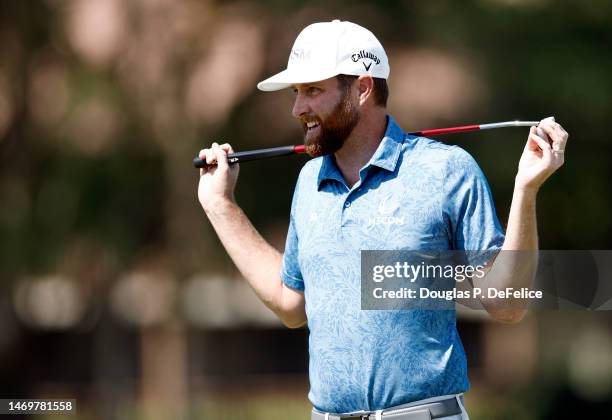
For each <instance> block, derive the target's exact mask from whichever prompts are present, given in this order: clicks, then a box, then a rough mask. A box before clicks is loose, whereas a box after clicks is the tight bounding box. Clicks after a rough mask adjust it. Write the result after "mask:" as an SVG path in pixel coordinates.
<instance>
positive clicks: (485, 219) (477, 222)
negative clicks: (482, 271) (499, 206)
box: [443, 147, 504, 251]
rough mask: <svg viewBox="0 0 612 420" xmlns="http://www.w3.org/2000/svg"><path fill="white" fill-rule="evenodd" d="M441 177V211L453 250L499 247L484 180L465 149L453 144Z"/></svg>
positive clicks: (499, 237)
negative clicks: (445, 220)
mask: <svg viewBox="0 0 612 420" xmlns="http://www.w3.org/2000/svg"><path fill="white" fill-rule="evenodd" d="M453 149H454V153H452V155H451V157H450V159H449V160H448V162H447V165H446V167H447V170H446V176H445V178H444V187H443V192H444V198H443V200H444V201H443V206H444V213H445V216H446V218H447V221H448V224H449V227H450V229H449V230H450V234H451V238H450V240H451V245H452V248H453V249H456V250H467V251H493V250H498V249H501V247H502V245H503V243H504V232H503V230H502V228H501V225H500V223H499V220H498V218H497V214H496V213H495V206H494V204H493V197H492V194H491V190H490V188H489V184H488V183H487V180H486V178H485V176H484V174H483V173H482V171H481V170H480V168H479V167H478V164H477V163H476V161H475V160H474V159H473V158H472V156H470V155H469V154H468V153H467V152H466V151H464V150H463V149H460V148H458V147H457V148H453Z"/></svg>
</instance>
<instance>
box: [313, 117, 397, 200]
mask: <svg viewBox="0 0 612 420" xmlns="http://www.w3.org/2000/svg"><path fill="white" fill-rule="evenodd" d="M403 142H404V131H403V130H402V129H401V127H400V126H399V125H398V124H397V123H396V122H395V120H394V119H393V117H392V116H391V115H387V130H386V131H385V135H384V136H383V138H382V140H381V141H380V144H379V145H378V148H377V149H376V151H375V152H374V154H373V155H372V158H371V159H370V161H369V162H368V163H367V164H366V166H365V167H368V166H370V165H373V166H378V167H379V168H382V169H386V170H387V171H390V172H393V171H394V170H395V167H396V166H397V161H398V159H399V155H400V152H401V149H402V143H403ZM332 179H333V180H336V181H339V182H344V178H343V177H342V174H341V173H340V170H339V169H338V166H337V165H336V160H335V159H334V157H333V155H332V154H329V155H325V156H323V162H322V164H321V169H320V170H319V176H318V179H317V184H318V187H319V189H321V184H322V183H323V182H324V181H327V180H332Z"/></svg>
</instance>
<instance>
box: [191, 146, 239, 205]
mask: <svg viewBox="0 0 612 420" xmlns="http://www.w3.org/2000/svg"><path fill="white" fill-rule="evenodd" d="M233 152H234V150H233V149H232V146H230V145H229V144H227V143H225V144H222V145H218V144H217V143H213V144H212V146H211V148H210V149H202V150H200V154H199V156H200V158H201V159H203V160H205V161H206V163H208V164H210V163H215V162H216V163H217V164H216V165H215V166H209V167H207V168H201V169H200V184H199V186H198V199H199V200H200V204H201V205H202V208H203V209H204V211H205V212H209V211H212V210H214V209H215V208H216V207H218V206H219V205H221V204H222V203H224V202H234V201H235V200H234V189H235V188H236V181H237V180H238V171H239V170H240V168H239V166H238V164H232V165H230V164H229V163H228V162H227V154H228V153H233Z"/></svg>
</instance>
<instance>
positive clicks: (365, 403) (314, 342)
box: [281, 116, 504, 413]
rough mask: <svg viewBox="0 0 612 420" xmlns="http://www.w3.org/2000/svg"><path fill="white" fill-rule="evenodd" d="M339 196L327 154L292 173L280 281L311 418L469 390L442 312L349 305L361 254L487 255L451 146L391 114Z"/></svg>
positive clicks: (474, 199) (355, 298)
mask: <svg viewBox="0 0 612 420" xmlns="http://www.w3.org/2000/svg"><path fill="white" fill-rule="evenodd" d="M359 175H360V179H359V181H358V182H357V183H356V184H355V185H353V187H351V188H349V187H348V186H347V184H346V182H345V181H344V178H343V176H342V174H341V173H340V171H339V169H338V167H337V166H336V164H335V161H334V157H333V156H332V155H327V156H323V157H320V158H316V159H312V160H310V161H309V162H308V163H307V164H306V165H305V166H304V167H303V169H302V171H301V172H300V176H299V178H298V181H297V185H296V188H295V193H294V196H293V202H292V206H291V216H290V224H289V232H288V235H287V243H286V247H285V253H284V256H283V267H282V271H281V276H282V279H283V281H284V282H285V284H286V285H287V286H289V287H291V288H294V289H297V290H302V291H304V294H305V299H306V315H307V317H308V328H309V330H310V337H309V354H310V363H309V373H310V392H309V394H308V397H309V399H310V401H311V402H312V404H313V406H314V407H315V408H317V409H318V410H321V411H325V412H332V413H346V412H352V411H360V410H366V411H374V410H377V409H383V408H387V407H392V406H395V405H399V404H404V403H408V402H411V401H416V400H420V399H424V398H429V397H434V396H440V395H447V394H454V393H460V392H464V391H466V390H467V389H468V388H469V382H468V378H467V368H466V364H467V363H466V356H465V352H464V350H463V346H462V344H461V340H460V338H459V335H458V333H457V328H456V313H455V311H454V310H378V311H376V310H373V311H363V310H361V309H360V305H361V295H360V293H361V283H360V280H361V270H360V251H361V250H402V249H403V250H451V249H456V250H491V249H497V248H501V246H502V244H503V241H504V234H503V231H502V229H501V227H500V224H499V221H498V219H497V216H496V214H495V209H494V207H493V199H492V197H491V192H490V189H489V186H488V184H487V181H486V179H485V177H484V175H483V174H482V172H481V170H480V168H479V167H478V165H477V164H476V162H475V161H474V159H473V158H472V157H471V156H470V155H469V154H468V153H467V152H465V151H464V150H463V149H461V148H459V147H456V146H450V145H446V144H443V143H440V142H437V141H434V140H430V139H427V138H424V137H415V136H411V135H408V134H406V133H404V131H403V130H402V129H401V128H400V127H399V126H398V125H397V123H396V122H395V121H394V120H393V118H392V117H391V116H387V130H386V132H385V135H384V137H383V139H382V141H381V143H380V145H379V147H378V149H377V150H376V152H375V153H374V155H373V156H372V158H371V159H370V161H369V162H368V163H367V164H366V165H365V166H364V167H363V168H362V169H361V170H360V172H359Z"/></svg>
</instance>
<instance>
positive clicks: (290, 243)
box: [280, 180, 304, 291]
mask: <svg viewBox="0 0 612 420" xmlns="http://www.w3.org/2000/svg"><path fill="white" fill-rule="evenodd" d="M298 190H299V180H298V184H297V185H296V187H295V192H294V193H293V200H292V202H291V215H290V218H289V231H288V232H287V241H286V243H285V252H284V253H283V264H282V268H281V272H280V275H281V278H282V279H283V282H284V283H285V284H286V285H287V286H289V287H291V288H292V289H296V290H300V291H304V279H303V278H302V271H301V270H300V263H299V260H298V250H299V238H298V233H297V227H296V222H295V214H296V207H297V202H298V199H297V196H298Z"/></svg>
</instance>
